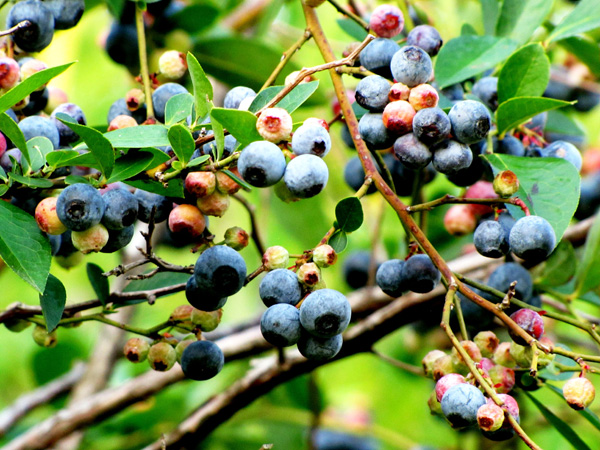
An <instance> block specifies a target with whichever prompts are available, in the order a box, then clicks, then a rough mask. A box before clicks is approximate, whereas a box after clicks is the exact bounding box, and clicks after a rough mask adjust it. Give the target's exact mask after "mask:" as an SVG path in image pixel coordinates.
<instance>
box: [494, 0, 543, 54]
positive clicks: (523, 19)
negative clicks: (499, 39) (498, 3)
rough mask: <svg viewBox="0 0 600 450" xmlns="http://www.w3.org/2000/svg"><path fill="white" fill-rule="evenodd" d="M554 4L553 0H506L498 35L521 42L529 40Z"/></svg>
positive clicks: (499, 22) (497, 29)
mask: <svg viewBox="0 0 600 450" xmlns="http://www.w3.org/2000/svg"><path fill="white" fill-rule="evenodd" d="M552 4H553V2H552V1H551V0H504V2H503V3H502V9H501V10H500V17H499V19H498V24H497V26H496V35H497V36H504V37H507V38H510V39H513V40H514V41H517V42H519V43H521V44H522V43H524V42H527V41H528V40H529V39H530V38H531V35H532V34H533V32H534V31H535V30H536V29H537V28H538V27H539V26H540V25H541V24H542V22H544V20H545V19H546V17H547V16H548V14H549V13H550V10H551V9H552Z"/></svg>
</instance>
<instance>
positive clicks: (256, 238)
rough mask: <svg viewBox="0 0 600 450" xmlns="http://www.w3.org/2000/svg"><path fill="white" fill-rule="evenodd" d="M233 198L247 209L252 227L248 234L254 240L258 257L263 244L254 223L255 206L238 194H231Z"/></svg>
mask: <svg viewBox="0 0 600 450" xmlns="http://www.w3.org/2000/svg"><path fill="white" fill-rule="evenodd" d="M232 197H233V198H235V199H236V200H237V201H238V202H240V203H241V204H242V206H243V207H244V208H246V211H248V215H249V216H250V227H251V228H252V229H251V231H250V236H251V237H252V240H253V241H254V245H256V249H257V250H258V253H259V257H260V258H262V257H263V255H264V254H265V246H264V245H263V243H262V240H261V238H260V235H259V234H258V224H257V223H256V208H255V207H254V205H252V204H251V203H250V202H248V200H246V199H245V198H244V197H242V196H241V195H239V194H233V195H232Z"/></svg>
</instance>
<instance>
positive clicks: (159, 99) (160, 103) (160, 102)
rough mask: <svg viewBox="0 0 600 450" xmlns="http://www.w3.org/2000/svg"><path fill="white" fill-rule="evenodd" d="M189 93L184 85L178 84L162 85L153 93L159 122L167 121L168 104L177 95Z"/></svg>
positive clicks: (155, 111) (155, 113)
mask: <svg viewBox="0 0 600 450" xmlns="http://www.w3.org/2000/svg"><path fill="white" fill-rule="evenodd" d="M187 93H188V91H187V89H186V88H184V87H183V86H182V85H180V84H177V83H165V84H162V85H160V86H159V87H158V88H157V89H156V90H155V91H154V92H153V93H152V104H153V105H154V115H155V116H156V120H158V121H159V122H164V121H165V109H166V107H167V102H168V101H169V100H170V99H171V97H174V96H175V95H177V94H187Z"/></svg>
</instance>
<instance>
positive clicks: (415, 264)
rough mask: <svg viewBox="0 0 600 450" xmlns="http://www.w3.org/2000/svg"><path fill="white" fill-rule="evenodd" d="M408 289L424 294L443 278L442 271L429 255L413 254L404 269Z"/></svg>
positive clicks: (403, 273)
mask: <svg viewBox="0 0 600 450" xmlns="http://www.w3.org/2000/svg"><path fill="white" fill-rule="evenodd" d="M402 277H403V278H404V280H405V286H406V289H408V290H410V291H413V292H418V293H420V294H424V293H427V292H430V291H432V290H433V288H435V287H436V286H437V284H438V283H439V282H440V280H441V277H442V275H441V273H440V271H439V270H438V268H437V267H435V265H434V264H433V262H432V261H431V258H430V257H429V256H427V255H423V254H421V255H414V256H411V257H410V258H409V259H408V260H407V261H406V263H405V264H404V267H403V269H402Z"/></svg>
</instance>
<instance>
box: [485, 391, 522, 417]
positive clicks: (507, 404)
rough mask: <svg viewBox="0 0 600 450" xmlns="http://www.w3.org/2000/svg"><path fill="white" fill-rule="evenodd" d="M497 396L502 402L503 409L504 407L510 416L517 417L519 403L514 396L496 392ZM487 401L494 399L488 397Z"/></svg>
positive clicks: (492, 401)
mask: <svg viewBox="0 0 600 450" xmlns="http://www.w3.org/2000/svg"><path fill="white" fill-rule="evenodd" d="M498 398H500V400H502V402H503V403H504V406H503V409H506V410H507V411H508V413H509V414H510V415H511V416H513V417H514V418H515V419H518V418H519V404H518V403H517V401H516V400H515V399H514V397H511V396H510V395H508V394H498ZM487 402H488V403H494V400H492V399H491V398H488V400H487Z"/></svg>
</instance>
